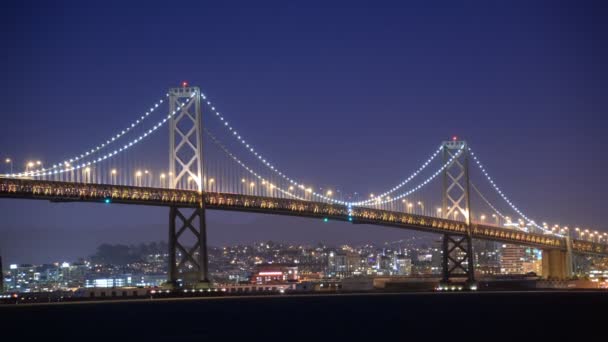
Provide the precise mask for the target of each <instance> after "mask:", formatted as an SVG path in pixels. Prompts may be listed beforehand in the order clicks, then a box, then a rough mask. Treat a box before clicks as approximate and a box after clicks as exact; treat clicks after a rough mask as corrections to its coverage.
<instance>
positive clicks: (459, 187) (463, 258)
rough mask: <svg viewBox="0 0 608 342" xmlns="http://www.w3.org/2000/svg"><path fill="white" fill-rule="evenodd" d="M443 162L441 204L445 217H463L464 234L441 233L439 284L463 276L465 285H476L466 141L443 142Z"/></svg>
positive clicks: (470, 286)
mask: <svg viewBox="0 0 608 342" xmlns="http://www.w3.org/2000/svg"><path fill="white" fill-rule="evenodd" d="M442 146H443V162H444V163H447V162H449V161H450V159H452V158H453V160H452V162H451V163H450V164H449V165H447V166H446V168H445V169H444V171H443V189H442V193H443V204H442V209H441V212H442V213H443V217H444V218H446V219H457V220H458V219H462V218H464V220H465V222H466V226H467V230H466V232H465V234H444V235H443V241H442V251H443V261H442V283H444V284H447V283H450V282H451V281H452V279H455V278H466V283H467V287H469V288H472V287H474V286H476V285H475V269H474V266H475V263H474V260H473V259H474V256H473V243H472V238H471V198H470V192H469V188H470V187H469V151H468V146H467V143H466V142H465V141H459V140H457V139H453V140H451V141H444V142H443V145H442Z"/></svg>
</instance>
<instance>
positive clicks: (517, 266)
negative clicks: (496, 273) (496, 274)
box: [500, 244, 526, 274]
mask: <svg viewBox="0 0 608 342" xmlns="http://www.w3.org/2000/svg"><path fill="white" fill-rule="evenodd" d="M525 254H526V252H525V247H522V246H518V245H512V244H504V245H502V250H501V255H500V272H501V273H504V274H524V273H525V272H524V257H525Z"/></svg>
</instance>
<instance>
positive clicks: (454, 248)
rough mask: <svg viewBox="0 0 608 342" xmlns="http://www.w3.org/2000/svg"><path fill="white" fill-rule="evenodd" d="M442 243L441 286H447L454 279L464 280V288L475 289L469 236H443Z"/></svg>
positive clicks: (471, 244)
mask: <svg viewBox="0 0 608 342" xmlns="http://www.w3.org/2000/svg"><path fill="white" fill-rule="evenodd" d="M442 242H443V243H442V257H443V260H442V265H441V266H442V278H441V285H442V286H448V285H450V284H451V283H452V279H455V278H466V283H465V287H466V288H467V289H473V290H474V289H476V282H475V269H474V262H473V243H472V239H471V236H470V235H468V234H467V235H449V234H445V235H443V241H442Z"/></svg>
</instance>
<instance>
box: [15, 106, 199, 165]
mask: <svg viewBox="0 0 608 342" xmlns="http://www.w3.org/2000/svg"><path fill="white" fill-rule="evenodd" d="M190 101H192V98H190V100H188V101H186V102H185V103H183V104H181V105H179V106H177V107H176V109H175V110H174V111H173V112H171V113H170V114H169V115H167V117H165V118H164V119H163V120H161V121H159V122H158V123H157V124H155V125H154V126H153V127H152V128H150V129H149V130H148V131H146V132H144V133H143V134H142V135H140V136H139V137H137V138H135V139H133V140H132V141H131V142H129V143H128V144H125V145H124V146H122V147H120V148H118V149H116V150H114V151H112V152H109V153H107V154H105V155H103V156H101V157H99V158H97V159H93V160H91V161H88V162H83V163H82V164H77V165H72V162H70V161H64V162H63V164H61V163H59V164H56V165H57V167H53V168H52V169H47V170H45V169H42V170H36V171H30V172H22V173H17V174H11V175H10V176H11V177H23V176H31V177H41V176H49V175H53V174H58V173H64V172H67V171H73V170H78V169H81V168H84V167H87V166H90V165H93V164H97V163H99V162H101V161H104V160H106V159H108V158H111V157H113V156H115V155H117V154H118V153H121V152H123V151H125V150H127V149H128V148H130V147H132V146H133V145H136V144H137V143H138V142H140V141H141V140H142V139H143V138H145V137H147V136H148V135H151V134H152V133H154V132H156V130H157V129H158V128H160V127H161V126H162V125H164V124H165V123H166V122H167V120H169V119H170V118H171V117H172V116H174V115H175V114H176V113H177V112H178V111H179V110H180V109H181V108H183V107H184V106H186V105H187V104H188V103H189V102H190ZM59 166H63V168H61V169H58V167H59Z"/></svg>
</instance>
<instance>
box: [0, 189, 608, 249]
mask: <svg viewBox="0 0 608 342" xmlns="http://www.w3.org/2000/svg"><path fill="white" fill-rule="evenodd" d="M0 197H4V198H25V199H39V200H48V201H54V202H99V203H102V202H104V201H105V200H106V199H110V200H111V201H112V202H113V203H122V204H139V205H149V206H166V207H171V206H176V207H192V208H194V207H198V206H200V205H202V204H203V203H202V202H201V201H204V205H205V207H206V208H208V209H215V210H235V211H244V212H257V213H266V214H275V215H289V216H302V217H311V218H323V217H328V218H330V219H332V220H341V221H349V219H350V220H352V222H353V223H356V224H370V225H380V226H390V227H398V228H404V229H415V230H419V231H424V232H431V233H439V234H444V233H450V234H465V233H466V229H467V227H466V224H465V223H464V222H461V221H455V220H448V219H441V218H435V217H426V216H420V215H413V214H407V213H402V212H394V211H387V210H380V209H374V208H365V207H353V208H351V211H350V215H349V208H348V207H346V206H343V205H336V204H329V203H322V202H311V201H302V200H297V199H287V198H271V197H260V196H251V195H241V194H231V193H216V192H205V193H203V194H200V193H199V192H197V191H192V190H173V189H162V188H145V187H132V186H122V185H103V184H85V183H71V182H53V181H40V180H31V179H8V178H0ZM471 234H472V237H473V238H475V239H484V240H493V241H501V242H506V243H513V244H519V245H526V246H532V247H537V248H541V249H561V250H565V249H566V248H567V247H566V239H565V238H560V237H557V236H553V235H543V234H537V233H527V232H524V231H518V230H514V229H509V228H504V227H496V226H491V225H481V224H472V225H471ZM572 250H573V252H576V253H585V254H598V255H608V245H605V244H599V243H594V242H589V241H583V240H572Z"/></svg>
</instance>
